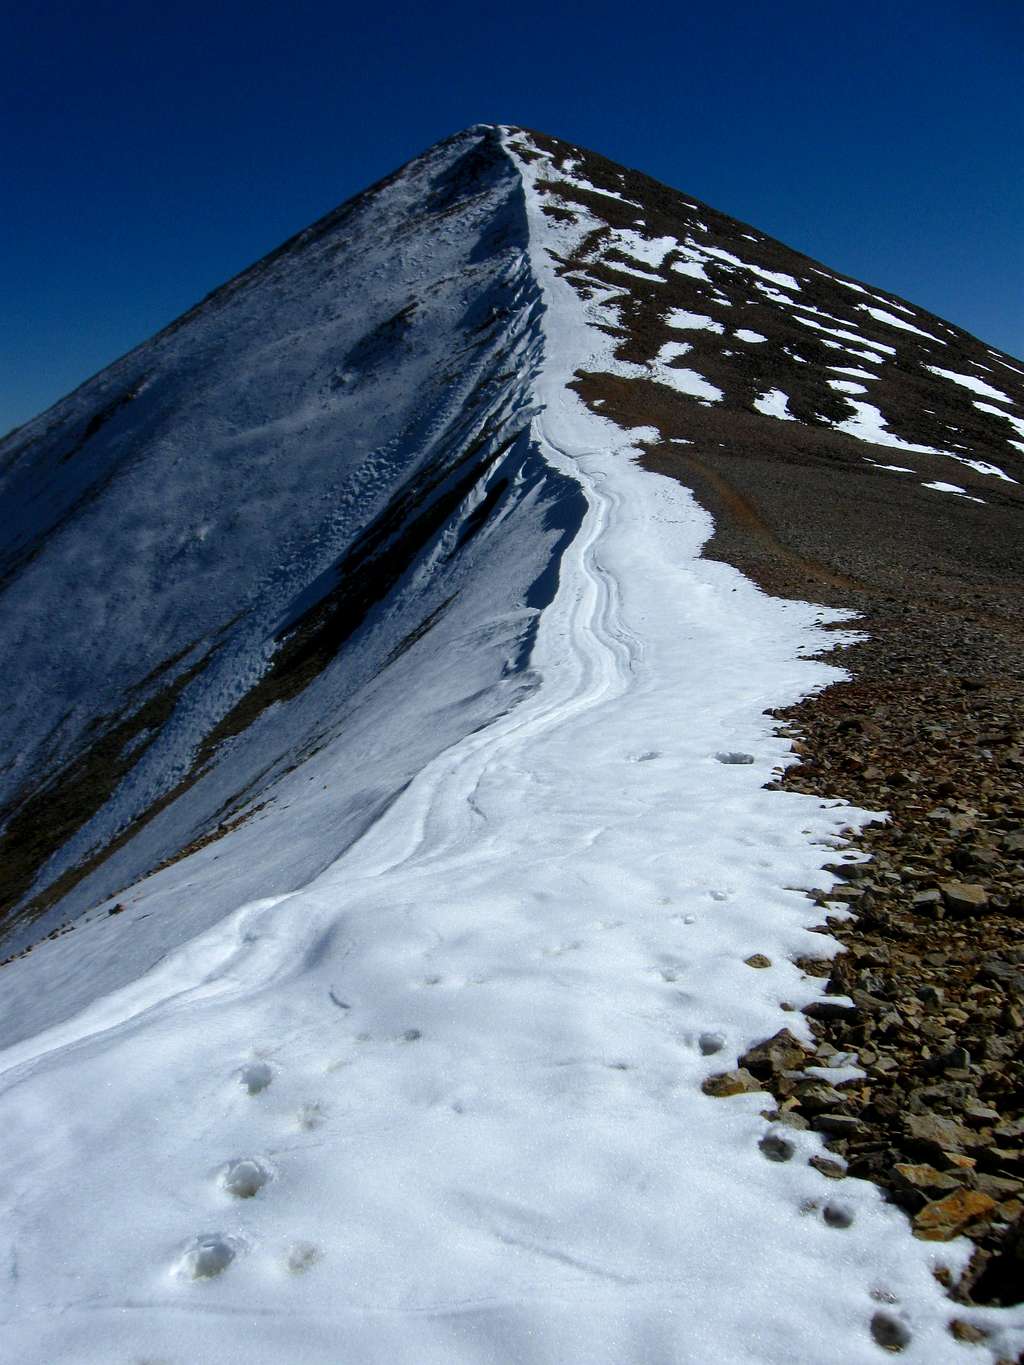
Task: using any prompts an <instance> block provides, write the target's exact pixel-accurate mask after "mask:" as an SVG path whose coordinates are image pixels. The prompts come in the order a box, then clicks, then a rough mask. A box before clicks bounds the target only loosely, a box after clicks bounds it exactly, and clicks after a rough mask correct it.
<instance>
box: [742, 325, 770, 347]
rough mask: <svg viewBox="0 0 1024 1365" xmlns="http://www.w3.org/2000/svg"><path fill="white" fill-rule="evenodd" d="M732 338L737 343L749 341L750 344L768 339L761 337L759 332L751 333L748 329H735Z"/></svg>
mask: <svg viewBox="0 0 1024 1365" xmlns="http://www.w3.org/2000/svg"><path fill="white" fill-rule="evenodd" d="M733 336H734V337H736V338H737V340H739V341H749V342H751V343H752V344H756V343H757V342H760V341H767V340H768V338H767V337H764V336H762V335H761V333H760V332H752V331H750V329H749V328H748V327H737V328H736V330H735V332H733Z"/></svg>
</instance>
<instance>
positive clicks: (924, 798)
mask: <svg viewBox="0 0 1024 1365" xmlns="http://www.w3.org/2000/svg"><path fill="white" fill-rule="evenodd" d="M1021 438H1024V369H1022V368H1021V367H1020V366H1019V365H1018V364H1017V363H1016V362H1014V361H1013V360H1012V358H1010V357H1007V356H1004V355H1002V354H1001V353H999V352H997V351H995V350H993V349H992V348H990V347H987V346H985V345H984V344H983V343H982V342H980V341H977V340H976V339H974V338H972V337H970V336H968V335H967V334H966V333H964V332H963V331H961V330H960V329H958V328H955V327H953V326H951V325H950V324H948V323H945V322H943V321H942V320H941V319H938V318H935V317H934V316H933V315H931V314H929V313H926V312H924V311H923V310H921V309H918V308H916V307H915V306H914V305H913V304H910V303H907V302H906V301H904V300H901V299H899V298H897V297H896V296H894V295H892V294H889V293H886V292H884V291H880V290H877V289H874V288H872V287H871V286H870V285H867V284H864V283H862V282H860V281H854V280H850V279H847V278H845V277H844V276H842V275H838V274H836V273H835V272H833V271H831V270H829V269H828V267H827V266H824V265H821V264H819V263H817V262H815V261H813V260H811V259H810V258H809V257H807V256H805V255H802V254H801V253H799V252H795V251H793V250H791V249H790V248H788V247H786V246H784V245H783V244H782V243H780V242H777V241H775V240H773V239H772V238H770V237H768V236H766V235H765V234H763V233H761V232H759V231H758V230H757V229H755V228H751V227H749V226H747V225H745V224H742V223H739V222H737V221H736V220H734V219H731V218H729V217H727V216H726V215H723V214H720V213H717V212H716V211H715V210H714V209H713V208H711V207H710V206H708V205H705V204H702V203H701V202H699V201H697V200H694V199H692V198H691V197H689V196H687V195H685V194H683V193H681V192H679V191H676V190H673V189H670V188H668V187H666V186H664V185H661V184H659V183H658V182H656V181H654V180H652V179H650V178H649V177H647V176H645V175H643V174H642V173H640V172H637V171H631V170H627V169H626V168H624V167H621V166H618V165H616V164H614V163H613V162H610V161H608V160H606V159H605V158H603V157H601V156H599V155H598V154H596V153H593V152H589V151H586V150H585V149H582V148H579V147H574V146H571V145H569V144H567V143H565V142H561V141H559V140H558V139H556V138H552V137H549V136H547V135H545V134H541V133H534V132H530V131H528V130H524V129H520V128H515V127H507V126H503V125H501V126H499V125H487V124H484V125H474V126H473V127H471V128H469V129H467V130H465V131H464V132H462V133H459V134H456V135H455V136H453V137H452V138H448V139H446V140H445V141H443V142H441V143H438V144H437V145H436V146H434V147H432V148H430V149H429V150H428V151H427V152H425V153H424V154H423V155H422V156H420V157H417V158H415V159H414V160H412V161H411V162H409V163H408V164H407V165H406V166H404V167H402V168H401V169H400V170H398V171H396V172H395V173H394V174H393V175H391V176H389V177H387V178H386V179H385V180H382V181H380V182H379V183H378V184H377V185H375V186H372V187H371V188H370V189H369V190H367V191H365V192H364V193H363V194H361V195H357V196H356V197H355V198H353V199H352V200H349V201H348V202H347V203H345V204H343V205H341V206H340V207H339V208H337V209H336V210H334V211H333V212H332V213H330V214H328V215H327V216H326V217H325V218H323V219H321V220H320V221H319V222H318V223H316V224H313V225H312V226H311V227H310V228H308V229H306V230H304V231H303V232H301V233H299V234H297V235H296V236H295V237H293V238H292V239H290V240H289V241H288V242H286V243H285V244H283V246H282V247H280V248H279V249H278V250H277V251H275V252H272V253H271V254H270V255H269V256H267V257H266V258H265V259H264V260H262V261H260V262H258V263H257V264H256V265H254V266H253V267H251V268H250V269H249V270H247V271H245V272H243V273H242V274H241V275H239V276H238V277H237V278H236V279H234V280H232V281H229V282H228V283H227V284H226V285H224V286H223V287H222V288H221V289H219V290H218V291H216V292H215V293H214V294H212V295H210V296H209V297H208V298H207V299H205V300H203V301H202V302H201V303H200V304H198V305H197V306H196V307H195V308H194V309H192V310H190V311H189V312H188V313H187V314H185V315H184V316H183V317H182V318H181V319H179V320H178V321H177V322H175V323H174V324H172V325H171V326H170V327H168V328H166V329H164V330H163V331H162V332H161V333H159V334H158V335H157V336H156V337H154V338H153V339H152V340H151V341H149V342H147V343H145V344H144V345H143V346H140V347H138V348H137V349H136V350H134V351H132V352H131V353H130V354H129V355H127V356H125V357H123V358H122V359H121V360H119V361H117V362H116V363H115V364H114V365H112V366H110V367H109V368H108V369H107V370H105V371H104V372H103V373H102V374H100V375H98V376H96V377H95V378H94V379H93V380H91V381H89V383H87V384H85V385H83V386H82V387H81V388H79V389H78V390H76V391H75V393H73V394H71V395H69V396H68V398H66V399H64V400H63V401H62V402H61V403H59V404H57V405H56V406H55V407H54V408H52V409H51V410H50V411H49V412H47V413H45V414H43V415H42V416H41V417H40V418H38V419H36V421H34V422H32V423H29V424H28V425H27V426H26V427H24V428H22V429H21V430H20V431H18V432H16V433H13V434H12V435H11V436H10V437H8V438H7V439H6V440H5V441H4V442H2V443H0V505H2V508H3V518H4V525H5V526H6V527H8V528H9V533H8V537H7V539H6V542H5V544H4V547H3V557H2V559H0V574H2V580H0V592H2V601H3V614H2V618H0V647H2V649H3V652H4V657H5V658H6V659H7V660H9V661H14V664H13V667H12V668H11V670H10V682H9V686H8V690H7V694H6V699H5V707H4V708H3V710H2V711H0V748H2V752H3V756H4V759H3V766H2V767H0V819H2V824H0V858H2V860H3V870H4V871H3V886H4V895H5V901H4V905H3V920H2V928H3V931H4V934H5V951H6V960H5V961H4V962H3V963H2V964H0V966H2V970H3V974H4V987H5V990H4V992H3V994H2V997H0V1040H2V1044H3V1047H4V1051H3V1052H2V1053H0V1110H2V1116H3V1123H4V1131H5V1133H7V1135H8V1143H7V1148H6V1153H5V1188H6V1190H7V1197H8V1199H9V1202H10V1206H11V1209H12V1212H13V1215H14V1216H13V1217H12V1220H11V1226H12V1227H13V1228H15V1234H14V1236H15V1238H16V1243H12V1251H11V1257H10V1261H11V1266H12V1267H13V1270H12V1274H11V1277H10V1280H11V1293H12V1296H13V1301H14V1305H15V1306H14V1309H13V1311H12V1313H11V1315H10V1317H9V1319H8V1321H7V1323H6V1325H5V1332H6V1334H7V1335H6V1337H5V1339H7V1340H8V1341H9V1343H10V1346H9V1349H10V1350H11V1352H12V1358H14V1357H16V1358H17V1359H18V1360H19V1361H23V1362H26V1363H28V1362H33V1363H35V1365H44V1362H45V1363H48V1362H50V1361H53V1360H82V1361H85V1360H101V1359H103V1360H108V1359H111V1358H113V1357H114V1356H116V1357H117V1358H121V1357H122V1356H123V1357H124V1358H125V1359H127V1358H129V1357H131V1358H133V1359H134V1358H136V1357H138V1358H142V1355H145V1357H146V1358H147V1359H149V1358H156V1357H158V1356H159V1357H160V1358H164V1357H168V1358H171V1357H173V1358H178V1357H181V1358H188V1359H190V1360H213V1359H217V1360H224V1361H229V1362H234V1361H239V1362H241V1361H245V1362H246V1365H251V1363H252V1362H254V1361H257V1362H260V1361H265V1362H267V1363H268V1365H277V1362H281V1361H285V1360H288V1361H291V1360H298V1359H301V1360H302V1361H303V1362H304V1363H308V1365H321V1362H322V1365H328V1362H330V1365H333V1363H334V1362H336V1361H337V1359H338V1351H339V1349H342V1350H343V1351H344V1352H345V1353H347V1355H348V1356H349V1357H350V1358H351V1359H353V1360H358V1361H360V1362H364V1361H365V1362H374V1361H378V1360H379V1361H384V1360H388V1361H391V1360H396V1359H397V1360H402V1361H405V1360H407V1361H415V1362H417V1365H420V1362H438V1365H440V1362H444V1363H445V1365H448V1362H450V1361H453V1360H459V1361H466V1362H476V1361H484V1360H495V1359H511V1358H514V1357H515V1358H518V1357H522V1358H524V1359H525V1358H529V1359H531V1360H537V1361H541V1360H545V1361H547V1360H558V1361H580V1362H583V1361H586V1362H587V1365H594V1363H595V1362H606V1363H607V1365H612V1363H613V1362H621V1361H623V1360H628V1359H639V1358H642V1359H645V1360H646V1359H653V1358H659V1359H660V1358H664V1359H672V1360H678V1361H688V1360H694V1361H696V1360H698V1359H699V1360H701V1361H705V1360H709V1359H721V1360H729V1361H733V1360H735V1361H741V1360H754V1359H757V1360H758V1361H759V1362H779V1365H782V1362H786V1363H787V1365H788V1362H790V1361H805V1362H808V1363H809V1365H810V1363H811V1362H816V1361H818V1360H820V1359H821V1343H822V1341H823V1340H824V1339H826V1334H827V1339H829V1341H830V1352H831V1354H832V1355H833V1356H834V1357H835V1358H837V1359H844V1360H846V1359H848V1360H854V1359H861V1358H862V1357H863V1358H867V1356H868V1355H869V1354H870V1353H871V1352H872V1351H874V1350H875V1349H876V1348H878V1347H883V1348H886V1349H902V1350H909V1351H910V1355H909V1356H908V1359H909V1358H918V1359H921V1360H928V1361H945V1360H953V1359H954V1357H955V1356H956V1353H957V1352H958V1351H959V1349H960V1348H959V1345H957V1343H956V1342H955V1341H954V1339H953V1336H952V1335H951V1334H950V1333H951V1331H955V1332H956V1333H958V1334H959V1335H960V1336H963V1334H964V1332H965V1331H967V1329H968V1328H969V1329H971V1330H972V1331H976V1332H978V1333H980V1334H981V1335H982V1336H984V1335H985V1334H986V1333H988V1334H990V1336H991V1340H992V1343H993V1345H994V1348H995V1349H998V1350H999V1351H1000V1352H1001V1353H1002V1354H1003V1355H1004V1356H1006V1357H1008V1356H1009V1355H1010V1354H1012V1353H1015V1352H1016V1351H1017V1350H1018V1349H1020V1348H1021V1346H1024V1329H1022V1326H1021V1321H1020V1315H1019V1312H1015V1311H1014V1310H1013V1309H1012V1308H1010V1307H1008V1305H1010V1304H1012V1302H1013V1296H1014V1294H1015V1293H1019V1288H1018V1289H1014V1287H1013V1285H1014V1271H1013V1267H1014V1265H1015V1264H1016V1262H1015V1260H1014V1257H1015V1256H1016V1252H1015V1250H1014V1247H1015V1245H1016V1243H1015V1242H1014V1238H1015V1237H1017V1236H1018V1233H1017V1232H1014V1231H1013V1230H1012V1220H1013V1219H1017V1220H1018V1223H1017V1226H1018V1228H1019V1216H1020V1214H1019V1202H1020V1201H1019V1199H1018V1198H1016V1195H1017V1194H1019V1190H1017V1185H1018V1184H1019V1182H1016V1183H1014V1178H1013V1175H1012V1174H1008V1173H1007V1172H1012V1171H1013V1170H1014V1169H1015V1167H1014V1163H1015V1162H1017V1161H1018V1160H1019V1152H1018V1151H1017V1148H1016V1146H1015V1145H1014V1144H1015V1143H1018V1139H1019V1136H1020V1113H1019V1105H1017V1101H1018V1100H1019V1093H1018V1092H1019V1086H1017V1085H1016V1081H1015V1079H1014V1078H1015V1076H1016V1073H1015V1072H1014V1071H1013V1069H1012V1068H1013V1066H1014V1065H1018V1064H1016V1063H1014V1062H1012V1060H1011V1057H1012V1054H1013V1051H1014V1048H1015V1046H1016V1043H1017V1042H1020V1041H1021V1035H1022V1025H1021V1020H1020V1012H1019V1009H1016V1007H1015V1006H1014V1004H1013V992H1014V991H1016V990H1017V987H1018V985H1019V970H1018V968H1019V964H1018V963H1017V962H1016V959H1014V958H1011V957H1010V956H1009V954H1008V952H1007V950H1006V949H1005V947H1004V941H1009V939H1010V937H1011V936H1012V933H1013V927H1014V915H1015V914H1017V913H1019V908H1020V905H1021V904H1024V901H1022V900H1021V896H1022V895H1024V888H1022V887H1021V885H1020V881H1019V868H1018V869H1017V871H1016V872H1015V871H1014V870H1013V858H1014V850H1015V848H1016V844H1015V843H1014V840H1017V839H1018V837H1019V836H1018V834H1017V832H1016V825H1015V824H1014V821H1016V820H1018V818H1019V816H1020V813H1021V810H1022V809H1024V807H1022V806H1021V801H1020V777H1019V773H1020V768H1021V759H1020V754H1019V742H1018V741H1019V734H1018V733H1017V729H1015V728H1014V727H1015V726H1017V728H1018V729H1019V726H1018V724H1017V723H1018V721H1019V708H1020V705H1021V703H1022V702H1024V681H1022V679H1021V677H1020V667H1019V660H1020V645H1021V639H1020V612H1019V604H1020V593H1021V590H1022V587H1024V584H1022V582H1021V568H1020V563H1019V553H1018V551H1019V544H1020V536H1019V527H1020V517H1021V515H1022V510H1021V509H1022V494H1021V486H1022V484H1021V471H1022V469H1024V460H1022V456H1024V439H1021ZM996 771H998V774H999V777H998V781H995V780H994V779H993V777H992V774H993V772H996ZM887 812H889V815H887V814H886V813H887ZM968 877H970V878H971V880H970V881H967V880H966V878H968ZM851 907H855V908H856V910H857V911H858V917H856V918H855V916H854V911H853V909H851ZM951 922H953V923H954V924H955V928H950V923H951ZM840 942H842V943H843V944H845V945H846V946H848V947H849V949H850V951H849V952H848V953H846V954H842V955H840V956H838V957H835V955H836V953H837V951H838V948H839V945H840ZM833 957H835V961H833ZM947 1000H948V1001H952V1002H954V1003H952V1004H950V1005H949V1006H948V1008H947V1007H946V1006H945V1005H944V1004H943V1002H944V1001H947ZM933 1006H934V1009H935V1010H936V1011H938V1012H937V1013H934V1014H933V1013H929V1011H930V1010H932V1007H933ZM1015 1009H1016V1012H1014V1011H1015ZM997 1033H999V1034H1000V1035H1001V1034H1005V1039H1004V1038H1003V1037H1002V1036H1000V1037H998V1038H996V1037H995V1035H996V1034H997ZM979 1057H980V1058H982V1062H978V1060H977V1059H978V1058H979ZM1016 1079H1017V1080H1019V1077H1016ZM1015 1106H1017V1107H1016V1108H1015ZM908 1112H909V1113H911V1115H912V1117H913V1120H914V1122H913V1123H909V1124H908V1123H907V1122H905V1115H906V1113H908ZM954 1115H956V1116H957V1117H954ZM997 1139H998V1142H999V1143H1000V1144H1002V1145H998V1146H997V1145H996V1140H997ZM969 1153H971V1154H973V1155H969ZM926 1157H927V1160H928V1162H932V1161H934V1162H936V1163H938V1164H939V1165H941V1170H940V1169H938V1168H937V1166H932V1165H923V1164H922V1162H923V1161H924V1159H925V1158H926ZM879 1185H881V1186H883V1187H884V1188H885V1189H886V1190H887V1191H888V1192H889V1194H890V1196H891V1198H892V1200H893V1201H894V1202H896V1203H898V1204H899V1205H900V1208H899V1209H898V1208H895V1207H891V1206H888V1205H883V1204H882V1203H881V1202H880V1200H879V1196H878V1186H879ZM901 1209H905V1210H906V1211H907V1212H909V1213H910V1214H911V1215H912V1216H913V1218H914V1223H913V1225H912V1224H911V1223H910V1222H909V1221H908V1219H907V1218H905V1217H904V1214H903V1212H901ZM126 1227H128V1228H130V1229H131V1235H130V1236H125V1231H124V1230H125V1228H126ZM914 1232H916V1233H917V1234H918V1235H917V1236H914V1235H913V1234H914ZM962 1232H967V1233H969V1234H970V1235H971V1236H973V1237H975V1238H976V1240H977V1242H978V1245H980V1246H982V1247H983V1249H984V1252H985V1256H984V1257H982V1258H980V1259H979V1260H978V1261H977V1262H975V1263H974V1265H973V1267H971V1268H968V1267H967V1257H966V1255H965V1254H964V1252H963V1243H962V1242H959V1241H957V1242H954V1243H953V1244H952V1249H951V1250H950V1252H949V1255H948V1257H944V1256H937V1252H936V1248H935V1247H934V1245H933V1244H934V1242H935V1241H936V1240H949V1239H952V1238H954V1237H957V1236H959V1234H960V1233H962ZM936 1266H939V1267H940V1269H941V1272H942V1274H941V1278H942V1280H943V1283H942V1284H940V1282H939V1278H940V1277H937V1274H936V1269H935V1268H936ZM54 1267H58V1268H59V1271H60V1274H59V1275H56V1274H55V1273H54ZM15 1272H16V1273H15ZM961 1273H962V1278H961V1279H960V1281H959V1286H958V1288H957V1291H956V1292H957V1293H958V1294H959V1295H960V1298H961V1299H964V1298H965V1297H966V1298H969V1297H970V1296H971V1295H973V1296H974V1302H976V1303H985V1304H987V1305H994V1306H992V1307H989V1308H987V1309H986V1312H985V1314H984V1316H983V1317H979V1320H978V1321H979V1323H980V1324H981V1325H980V1326H976V1325H974V1324H973V1323H972V1322H967V1323H966V1326H965V1323H964V1321H962V1320H961V1316H960V1315H961V1314H962V1313H964V1312H966V1311H967V1310H965V1309H964V1308H963V1306H962V1305H960V1306H958V1307H957V1308H956V1309H955V1310H954V1308H953V1305H952V1304H951V1303H950V1301H949V1299H948V1298H947V1296H946V1293H945V1289H944V1288H943V1284H951V1283H952V1282H953V1278H954V1275H961ZM126 1304H127V1305H129V1306H130V1308H131V1312H130V1313H129V1312H126V1308H125V1305H126ZM83 1305H85V1306H86V1308H87V1311H85V1309H83ZM954 1312H956V1313H957V1315H958V1316H957V1317H956V1319H955V1320H953V1319H952V1318H951V1315H952V1314H953V1313H954ZM956 1324H959V1328H957V1327H956ZM968 1335H969V1333H968ZM339 1343H343V1345H342V1346H339ZM182 1353H184V1355H183V1356H182Z"/></svg>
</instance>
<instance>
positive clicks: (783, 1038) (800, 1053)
mask: <svg viewBox="0 0 1024 1365" xmlns="http://www.w3.org/2000/svg"><path fill="white" fill-rule="evenodd" d="M807 1055H808V1053H807V1048H806V1047H804V1045H803V1043H801V1042H800V1040H799V1039H798V1038H794V1037H793V1035H792V1033H790V1031H789V1029H788V1028H784V1029H779V1031H778V1033H776V1034H775V1036H774V1037H772V1038H767V1039H766V1040H765V1041H764V1042H763V1043H757V1044H756V1045H755V1046H754V1047H752V1048H749V1049H748V1050H747V1051H746V1052H745V1053H744V1054H743V1056H742V1057H741V1058H740V1066H744V1067H746V1069H747V1070H748V1071H749V1072H750V1073H751V1074H752V1075H754V1076H761V1077H768V1076H770V1075H771V1074H772V1073H773V1072H778V1071H792V1070H795V1069H796V1068H798V1067H800V1066H802V1065H803V1064H804V1063H805V1062H806V1061H807Z"/></svg>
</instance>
